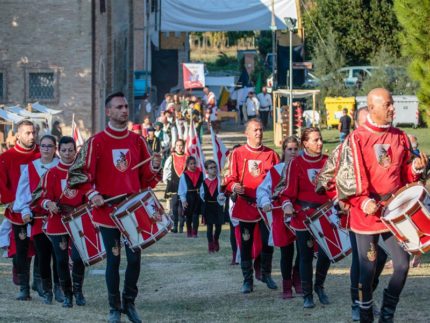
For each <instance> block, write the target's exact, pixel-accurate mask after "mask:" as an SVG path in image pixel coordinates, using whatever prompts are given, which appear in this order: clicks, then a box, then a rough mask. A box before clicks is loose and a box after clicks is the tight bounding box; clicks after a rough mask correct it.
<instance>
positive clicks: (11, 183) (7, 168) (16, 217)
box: [0, 143, 40, 225]
mask: <svg viewBox="0 0 430 323" xmlns="http://www.w3.org/2000/svg"><path fill="white" fill-rule="evenodd" d="M37 158H40V153H39V147H38V146H35V147H33V148H32V149H26V148H24V147H22V146H20V145H19V144H18V143H17V144H16V145H15V147H13V148H11V149H9V150H8V151H6V152H4V153H3V154H1V155H0V202H1V204H11V203H12V202H13V201H14V200H15V194H16V189H17V187H18V182H19V177H20V176H21V170H22V168H23V167H24V166H25V165H27V164H28V163H29V162H31V161H32V160H35V159H37ZM4 215H5V217H6V218H8V219H9V221H10V222H11V223H13V224H18V225H23V224H24V222H23V221H22V218H21V214H20V213H15V212H13V211H12V210H11V208H9V207H8V208H6V211H5V214H4Z"/></svg>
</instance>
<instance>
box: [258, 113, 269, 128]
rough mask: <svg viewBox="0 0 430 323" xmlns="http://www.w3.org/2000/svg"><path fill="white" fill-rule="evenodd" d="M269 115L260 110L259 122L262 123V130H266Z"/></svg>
mask: <svg viewBox="0 0 430 323" xmlns="http://www.w3.org/2000/svg"><path fill="white" fill-rule="evenodd" d="M269 113H270V111H261V110H260V118H261V122H263V127H264V130H267V123H268V121H269Z"/></svg>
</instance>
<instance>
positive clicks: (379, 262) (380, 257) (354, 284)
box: [349, 231, 387, 303]
mask: <svg viewBox="0 0 430 323" xmlns="http://www.w3.org/2000/svg"><path fill="white" fill-rule="evenodd" d="M349 240H350V241H351V250H352V260H351V270H350V273H349V276H350V279H351V299H352V302H353V303H355V302H356V301H357V300H358V283H359V280H360V263H359V260H358V249H357V239H356V237H355V233H354V232H352V231H350V232H349ZM377 250H378V253H377V257H376V269H375V277H374V279H373V284H372V290H373V291H374V290H375V289H376V287H378V283H379V276H380V275H381V273H382V271H383V270H384V266H385V262H386V261H387V253H386V252H385V251H384V249H382V248H381V247H380V246H379V244H378V245H377Z"/></svg>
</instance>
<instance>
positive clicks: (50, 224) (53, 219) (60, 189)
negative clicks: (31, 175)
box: [38, 162, 84, 235]
mask: <svg viewBox="0 0 430 323" xmlns="http://www.w3.org/2000/svg"><path fill="white" fill-rule="evenodd" d="M69 168H70V165H65V164H63V163H61V162H60V163H59V164H58V165H57V166H56V167H54V168H51V169H50V170H49V171H48V172H47V173H46V174H45V176H44V177H43V182H42V196H41V198H40V199H39V201H38V205H39V206H40V207H42V208H44V209H46V203H48V202H50V201H52V202H55V203H57V205H58V206H59V207H60V210H61V206H62V205H64V206H69V207H77V206H80V205H81V204H83V203H84V195H83V194H82V192H80V191H79V190H76V189H70V188H68V187H67V172H68V170H69ZM65 214H67V211H65V210H64V207H63V210H62V212H60V214H57V213H54V214H50V215H49V216H48V219H47V226H46V234H49V235H61V234H67V230H66V228H65V227H64V225H63V223H62V222H61V217H62V216H63V215H65Z"/></svg>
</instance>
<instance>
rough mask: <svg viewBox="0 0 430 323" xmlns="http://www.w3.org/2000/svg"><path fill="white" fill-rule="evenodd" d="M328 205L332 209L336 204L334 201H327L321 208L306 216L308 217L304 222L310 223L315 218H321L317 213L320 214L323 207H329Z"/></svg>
mask: <svg viewBox="0 0 430 323" xmlns="http://www.w3.org/2000/svg"><path fill="white" fill-rule="evenodd" d="M328 206H330V209H331V208H332V207H333V206H334V203H333V201H328V202H325V203H324V204H323V205H321V206H320V207H319V208H317V209H315V211H314V212H313V213H312V214H311V215H309V216H307V217H306V219H305V220H304V222H305V223H308V224H309V223H311V222H313V221H314V220H315V219H317V218H319V216H318V217H317V215H320V212H321V211H322V210H323V209H325V208H327V207H328Z"/></svg>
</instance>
